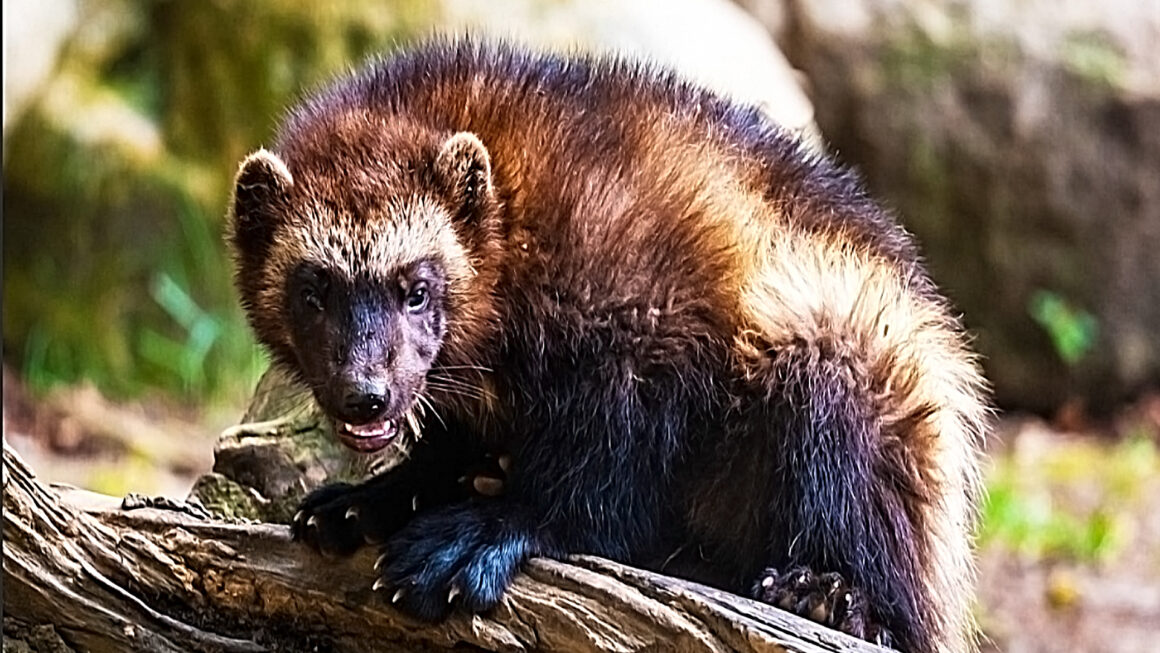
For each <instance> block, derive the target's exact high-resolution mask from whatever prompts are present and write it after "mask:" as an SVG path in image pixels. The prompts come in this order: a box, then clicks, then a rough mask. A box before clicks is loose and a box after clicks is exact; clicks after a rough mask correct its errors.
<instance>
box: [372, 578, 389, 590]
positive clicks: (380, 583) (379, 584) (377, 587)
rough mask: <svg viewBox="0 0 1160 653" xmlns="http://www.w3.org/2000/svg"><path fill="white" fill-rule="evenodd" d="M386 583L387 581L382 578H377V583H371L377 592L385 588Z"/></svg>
mask: <svg viewBox="0 0 1160 653" xmlns="http://www.w3.org/2000/svg"><path fill="white" fill-rule="evenodd" d="M384 585H386V583H384V582H383V579H382V578H376V579H375V584H374V585H371V590H372V591H375V592H377V591H379V590H381V589H383V586H384Z"/></svg>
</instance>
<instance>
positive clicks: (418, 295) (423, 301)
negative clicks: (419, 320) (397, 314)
mask: <svg viewBox="0 0 1160 653" xmlns="http://www.w3.org/2000/svg"><path fill="white" fill-rule="evenodd" d="M430 298H431V293H429V292H427V284H425V283H423V282H419V283H417V284H415V285H414V286H412V287H411V292H410V293H408V294H407V310H408V311H410V312H412V313H418V312H419V311H422V310H423V309H425V308H427V302H428V301H430Z"/></svg>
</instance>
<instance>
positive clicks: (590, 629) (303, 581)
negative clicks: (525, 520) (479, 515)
mask: <svg viewBox="0 0 1160 653" xmlns="http://www.w3.org/2000/svg"><path fill="white" fill-rule="evenodd" d="M3 473H4V477H3V482H4V502H3V508H4V516H3V519H4V526H3V535H4V613H5V622H6V630H7V629H8V625H9V624H21V625H23V626H26V627H28V626H41V625H44V624H50V625H51V626H52V628H53V629H55V632H56V633H57V634H58V635H59V636H60V639H61V640H63V642H64V643H65V644H67V645H68V646H69V647H71V648H73V649H75V650H81V651H98V652H100V651H161V652H168V651H174V652H177V651H246V652H249V651H352V652H358V651H384V650H409V651H436V650H447V649H451V648H457V649H465V650H488V651H529V650H550V651H618V652H629V651H658V650H659V651H670V650H675V651H697V652H699V651H714V652H726V651H753V652H757V651H762V652H778V651H800V652H810V653H820V652H823V651H829V652H832V651H849V652H857V651H864V652H867V651H881V650H882V649H879V648H877V647H875V646H872V645H870V644H867V643H865V642H861V641H859V640H856V639H853V638H851V637H847V636H845V635H843V634H841V633H838V632H835V631H832V630H829V629H826V628H823V627H821V626H818V625H816V624H813V623H811V622H808V621H806V620H803V619H799V618H797V617H794V616H792V615H790V614H788V613H785V612H783V611H780V610H777V609H774V608H772V607H770V606H767V605H763V604H760V603H757V602H754V601H751V600H748V599H745V598H741V597H738V596H735V595H732V594H729V593H726V592H722V591H719V590H715V589H712V588H709V587H705V586H702V585H698V584H695V583H689V582H686V581H681V580H677V579H674V578H669V577H666V576H662V575H659V574H655V573H651V572H647V571H642V570H638V569H633V568H630V567H626V566H624V565H620V564H616V563H613V562H610V561H607V560H603V559H599V558H593V557H585V556H579V557H576V558H574V559H572V560H570V561H569V562H559V561H555V560H547V559H535V560H532V561H531V562H529V563H528V564H527V565H526V567H525V571H524V573H523V574H521V575H520V576H519V577H518V579H517V580H516V582H515V583H514V585H513V586H512V587H511V589H510V591H509V592H508V593H507V595H506V597H505V598H504V601H503V603H502V604H501V605H500V606H499V607H498V608H496V609H495V610H493V611H491V612H490V613H488V614H480V615H469V614H456V615H454V616H453V617H452V618H450V619H448V620H447V621H446V622H443V623H440V624H428V623H422V622H418V621H415V620H413V619H410V618H408V617H407V616H405V615H403V614H401V613H399V612H398V611H396V610H394V609H393V608H392V607H391V606H390V603H389V601H387V600H385V597H383V596H381V595H378V594H376V593H375V592H374V591H372V590H371V583H372V579H373V577H372V573H371V569H372V566H373V560H374V552H373V551H364V552H362V553H360V554H358V555H356V556H354V557H352V558H349V559H341V560H331V559H325V558H322V557H320V556H319V555H317V554H315V553H313V552H311V551H309V550H307V549H306V548H305V547H303V546H300V545H298V544H295V543H294V542H292V541H291V540H290V533H289V529H288V528H287V527H286V526H281V525H271V524H254V523H228V522H223V521H216V520H212V519H204V518H199V517H197V516H194V515H192V514H187V513H185V512H181V511H175V510H166V509H157V508H142V509H137V510H123V509H122V508H121V501H120V500H118V499H115V498H113V497H106V496H103V495H95V494H92V493H88V492H84V491H81V490H76V489H67V488H57V487H47V486H45V485H43V484H41V483H40V482H38V481H37V480H36V477H35V475H34V474H33V473H32V471H31V470H29V469H28V468H27V467H26V466H25V465H24V463H23V462H22V461H21V460H20V459H19V457H18V456H17V455H16V454H15V453H14V452H13V451H12V450H11V449H9V448H8V446H7V445H5V446H4V472H3ZM10 620H13V621H10ZM5 650H8V647H7V645H6V646H5Z"/></svg>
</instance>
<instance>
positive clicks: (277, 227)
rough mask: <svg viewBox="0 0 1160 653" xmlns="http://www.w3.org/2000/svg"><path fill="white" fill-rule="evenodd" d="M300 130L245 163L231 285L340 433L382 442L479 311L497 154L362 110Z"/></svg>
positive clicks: (365, 446) (365, 444)
mask: <svg viewBox="0 0 1160 653" xmlns="http://www.w3.org/2000/svg"><path fill="white" fill-rule="evenodd" d="M293 136H294V138H284V139H283V140H282V142H280V143H279V146H278V147H277V153H274V152H269V151H266V150H259V151H258V152H255V153H254V154H252V155H250V156H249V157H248V158H246V160H245V161H244V162H243V163H242V164H241V167H240V169H239V171H238V174H237V178H236V182H235V188H234V197H233V203H232V207H231V211H230V220H229V236H228V237H229V241H230V244H231V246H232V248H233V250H234V254H235V263H236V269H235V272H236V274H235V281H236V285H237V287H238V291H239V293H240V295H241V300H242V305H243V307H244V308H245V310H246V313H247V317H248V319H249V321H250V324H251V326H252V327H253V329H254V331H255V333H256V334H257V336H258V338H259V340H260V341H261V342H262V343H263V344H264V345H266V347H267V348H268V349H269V350H270V352H271V353H272V354H273V356H274V357H275V359H276V360H277V361H278V362H280V363H281V364H283V365H285V366H286V367H288V368H289V369H290V370H292V371H294V372H295V373H297V375H298V376H299V377H300V379H301V380H302V381H303V382H305V383H306V384H307V385H308V386H309V387H310V388H311V390H312V391H313V393H314V397H315V399H316V400H317V401H318V403H319V405H320V406H321V407H322V408H323V410H324V411H325V412H326V413H327V414H328V415H329V416H330V417H331V418H332V419H333V420H334V422H335V426H336V428H335V431H336V433H338V435H339V438H340V439H341V441H342V442H343V444H345V445H347V446H348V447H350V448H352V449H355V450H357V451H362V452H372V451H377V450H379V449H382V448H383V447H385V446H387V445H388V444H389V443H390V442H391V441H392V440H393V439H394V438H395V436H396V435H397V434H398V432H399V429H400V426H401V423H402V422H403V421H404V420H405V419H406V418H407V417H408V416H409V413H410V411H411V410H412V409H413V408H414V407H415V404H416V401H418V398H419V397H420V395H421V393H423V392H424V389H425V383H426V376H427V374H428V372H429V371H430V370H431V368H432V366H433V365H436V364H437V361H438V360H440V356H441V353H442V354H443V355H444V356H446V355H447V350H449V349H450V350H455V349H456V348H462V347H464V346H465V340H468V339H470V333H469V332H470V331H471V329H472V328H473V325H477V323H478V322H479V321H480V307H479V305H478V303H479V297H480V295H481V294H486V292H484V291H483V290H481V289H480V288H478V287H477V284H478V283H479V281H478V279H477V277H478V276H479V270H478V269H477V268H478V267H479V266H480V262H481V260H482V259H483V258H484V251H483V250H484V249H486V247H487V243H488V242H490V241H491V240H493V237H492V236H493V232H494V231H495V225H494V222H495V220H496V218H495V215H496V202H495V198H494V191H493V188H492V181H491V165H490V159H489V155H488V151H487V149H486V148H485V147H484V145H483V144H482V143H481V142H480V141H479V139H478V138H476V137H475V136H474V135H472V134H470V133H466V132H460V133H456V134H451V135H447V134H438V133H434V132H430V131H424V130H418V129H411V130H407V129H402V128H400V127H399V126H398V125H394V126H393V128H390V129H388V128H387V126H386V125H381V124H375V119H373V118H369V117H367V116H359V117H346V118H340V119H333V120H329V121H322V122H321V123H317V124H310V125H307V126H305V127H303V128H301V129H300V130H299V133H296V134H294V135H293Z"/></svg>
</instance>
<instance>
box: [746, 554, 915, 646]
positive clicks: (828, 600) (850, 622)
mask: <svg viewBox="0 0 1160 653" xmlns="http://www.w3.org/2000/svg"><path fill="white" fill-rule="evenodd" d="M752 594H753V597H754V598H756V599H758V600H759V601H763V602H765V603H769V604H771V605H775V606H777V607H779V608H781V609H783V610H786V611H787V612H792V613H793V614H796V615H798V616H800V617H805V618H806V619H809V620H811V621H816V622H818V623H820V624H822V625H823V626H829V627H830V628H833V629H835V630H840V631H842V632H844V633H846V634H848V635H853V636H854V637H858V638H860V639H864V640H867V641H870V642H874V643H876V644H879V645H880V646H891V643H892V641H893V637H892V636H891V634H890V631H889V630H887V629H886V628H885V627H883V626H881V625H880V624H878V623H877V622H876V621H875V620H874V619H873V618H872V615H871V611H870V606H869V603H868V601H867V600H866V596H865V595H864V594H863V593H862V592H861V591H860V590H858V589H857V588H855V587H851V586H850V584H849V583H847V582H846V580H845V579H844V578H842V576H841V575H840V574H837V573H828V574H815V573H814V572H813V570H811V569H810V568H808V567H800V566H799V567H793V568H791V569H790V570H789V571H786V572H784V573H779V572H778V570H776V569H773V568H772V567H771V568H768V569H766V570H765V571H763V572H761V575H760V576H758V579H757V582H756V583H754V586H753V590H752Z"/></svg>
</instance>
